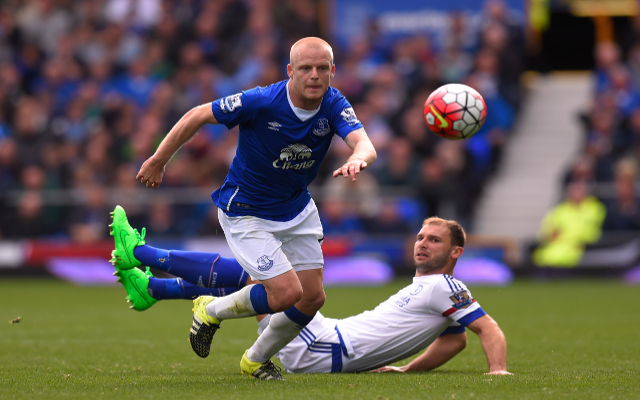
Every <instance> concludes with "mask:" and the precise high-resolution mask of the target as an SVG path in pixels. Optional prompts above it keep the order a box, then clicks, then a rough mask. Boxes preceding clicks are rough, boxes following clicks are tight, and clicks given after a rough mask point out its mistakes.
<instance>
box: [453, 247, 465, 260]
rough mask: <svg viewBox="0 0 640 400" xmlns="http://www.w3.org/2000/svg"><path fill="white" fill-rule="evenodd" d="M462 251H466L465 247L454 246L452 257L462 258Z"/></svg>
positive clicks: (455, 258)
mask: <svg viewBox="0 0 640 400" xmlns="http://www.w3.org/2000/svg"><path fill="white" fill-rule="evenodd" d="M462 253H464V248H463V247H460V246H454V247H453V250H451V258H453V259H454V260H457V259H458V258H460V256H462Z"/></svg>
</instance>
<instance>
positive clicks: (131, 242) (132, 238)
mask: <svg viewBox="0 0 640 400" xmlns="http://www.w3.org/2000/svg"><path fill="white" fill-rule="evenodd" d="M111 219H113V222H112V223H111V225H109V234H110V235H111V236H113V238H114V240H115V244H116V249H115V250H113V251H112V252H111V260H109V262H110V263H111V264H113V266H115V267H116V270H118V271H124V270H128V269H131V268H135V267H139V266H140V265H141V264H140V261H138V260H137V259H136V258H135V257H134V256H133V249H135V248H136V247H138V246H142V245H143V244H145V243H146V242H145V241H144V235H145V234H146V233H147V230H146V229H145V228H142V234H139V233H138V230H137V229H133V228H132V227H131V225H129V221H128V220H127V214H126V213H125V212H124V208H122V207H120V206H116V208H115V210H113V212H112V213H111Z"/></svg>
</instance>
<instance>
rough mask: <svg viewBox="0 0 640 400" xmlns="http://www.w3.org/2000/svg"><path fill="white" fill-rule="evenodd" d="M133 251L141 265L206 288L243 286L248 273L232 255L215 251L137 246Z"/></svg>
mask: <svg viewBox="0 0 640 400" xmlns="http://www.w3.org/2000/svg"><path fill="white" fill-rule="evenodd" d="M133 255H134V256H135V257H136V259H137V260H138V261H140V263H141V264H142V265H147V266H149V267H152V268H156V269H159V270H161V271H165V272H168V273H170V274H171V275H175V276H179V277H180V278H182V279H184V280H185V281H187V282H189V283H191V284H193V285H197V286H200V287H207V288H218V287H225V288H230V287H244V285H245V283H246V282H247V279H248V278H249V274H247V273H246V272H245V271H244V269H242V267H241V266H240V264H238V261H236V259H234V258H227V257H220V254H218V253H202V252H198V251H180V250H164V249H156V248H155V247H151V246H148V245H142V246H138V247H136V248H135V249H134V250H133Z"/></svg>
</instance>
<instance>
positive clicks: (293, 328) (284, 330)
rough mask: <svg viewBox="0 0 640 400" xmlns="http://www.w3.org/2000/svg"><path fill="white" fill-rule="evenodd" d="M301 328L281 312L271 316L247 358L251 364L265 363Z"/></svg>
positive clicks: (296, 334)
mask: <svg viewBox="0 0 640 400" xmlns="http://www.w3.org/2000/svg"><path fill="white" fill-rule="evenodd" d="M301 330H302V327H301V326H300V325H298V324H296V323H295V322H293V321H292V320H290V319H289V317H287V316H286V315H285V314H284V313H283V312H280V313H277V314H273V315H272V316H271V320H269V326H268V327H267V329H265V330H264V331H263V332H262V333H261V334H260V337H258V340H256V342H255V343H254V344H253V346H251V348H250V349H249V353H248V354H247V357H249V360H250V361H253V362H261V363H264V362H267V361H269V360H270V359H271V357H273V356H275V355H276V353H277V352H278V351H280V350H282V348H283V347H284V346H286V345H287V343H289V342H290V341H292V340H293V339H294V338H295V337H296V336H298V334H299V333H300V331H301Z"/></svg>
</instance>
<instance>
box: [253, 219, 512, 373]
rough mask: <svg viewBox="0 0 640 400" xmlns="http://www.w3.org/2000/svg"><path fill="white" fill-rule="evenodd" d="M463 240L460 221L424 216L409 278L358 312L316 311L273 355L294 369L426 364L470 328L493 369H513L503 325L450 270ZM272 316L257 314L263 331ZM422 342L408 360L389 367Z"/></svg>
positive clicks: (453, 348) (438, 359) (461, 342)
mask: <svg viewBox="0 0 640 400" xmlns="http://www.w3.org/2000/svg"><path fill="white" fill-rule="evenodd" d="M464 242H465V233H464V230H463V228H462V227H461V226H460V225H459V224H458V223H457V222H455V221H449V220H444V219H440V218H437V217H432V218H428V219H426V220H425V221H424V223H423V226H422V229H421V230H420V232H419V233H418V235H417V239H416V243H415V246H414V262H415V267H416V275H415V277H414V278H413V283H412V284H411V285H409V286H407V287H405V288H403V289H401V290H400V291H399V292H398V293H396V294H394V295H393V296H391V297H390V298H389V299H388V300H386V301H385V302H383V303H381V304H380V305H378V306H377V307H376V308H375V309H374V310H372V311H365V312H363V313H361V314H358V315H356V316H353V317H349V318H345V319H333V318H326V317H324V316H323V315H322V314H321V313H318V314H316V316H315V317H314V319H313V320H312V321H311V323H310V324H308V325H307V326H306V327H305V328H304V329H303V330H302V332H301V333H300V335H299V336H298V337H296V338H295V339H294V340H293V341H292V342H290V343H289V344H287V346H285V347H284V348H283V349H282V350H280V352H278V353H277V355H276V357H277V358H279V359H280V361H281V362H282V365H283V366H284V368H285V370H286V371H288V372H290V373H306V372H316V373H328V372H360V371H372V370H373V371H375V372H408V371H425V370H430V369H433V368H436V367H438V366H440V365H442V364H444V363H446V362H447V361H448V360H450V359H451V358H453V357H454V356H455V355H456V354H458V353H459V352H460V351H462V350H463V349H464V348H465V346H466V342H467V337H466V334H465V328H469V329H470V330H471V331H473V332H474V333H475V334H477V335H478V336H479V337H480V341H481V344H482V347H483V349H484V352H485V354H486V357H487V362H488V364H489V372H488V374H493V375H508V374H510V373H509V372H508V371H507V344H506V340H505V336H504V334H503V333H502V330H501V329H500V327H499V326H498V324H497V323H496V322H495V321H494V320H493V319H492V318H491V317H490V316H489V315H487V314H486V313H485V312H484V310H483V309H482V308H481V307H480V304H478V303H477V302H476V300H475V299H474V298H473V297H472V296H471V293H470V292H469V290H468V289H467V287H466V286H465V285H464V284H463V283H462V282H460V281H458V280H457V279H455V278H453V277H452V275H453V270H454V267H455V265H456V262H457V260H458V258H459V257H460V256H461V255H462V253H463V252H464V249H463V247H464ZM270 317H271V316H264V317H263V318H262V319H261V320H260V321H259V326H260V328H259V332H261V331H262V330H263V329H264V328H265V327H266V326H267V324H268V319H269V318H270ZM424 348H427V350H426V351H425V352H424V353H423V354H421V355H420V356H418V357H417V358H415V359H414V360H413V361H411V362H410V363H409V364H407V365H405V366H403V367H393V366H387V365H388V364H392V363H394V362H396V361H399V360H402V359H404V358H407V357H409V356H412V355H414V354H416V353H417V352H419V351H421V350H423V349H424Z"/></svg>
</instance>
